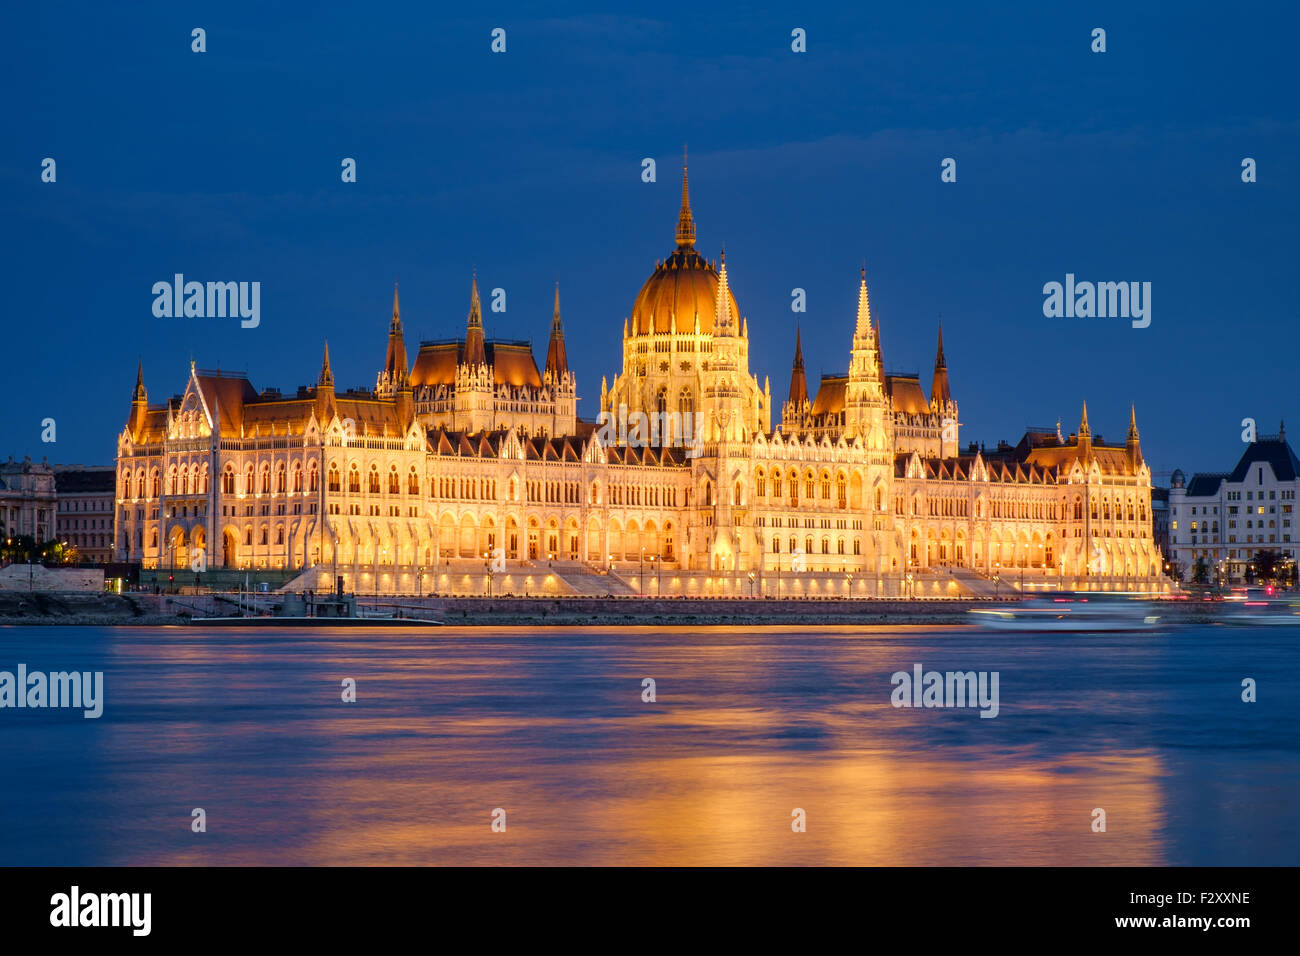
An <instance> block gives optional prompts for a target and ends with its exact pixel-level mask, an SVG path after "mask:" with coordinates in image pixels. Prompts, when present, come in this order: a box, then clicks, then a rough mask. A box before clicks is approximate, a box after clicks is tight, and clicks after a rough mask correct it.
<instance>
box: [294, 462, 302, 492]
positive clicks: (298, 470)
mask: <svg viewBox="0 0 1300 956" xmlns="http://www.w3.org/2000/svg"><path fill="white" fill-rule="evenodd" d="M293 490H294V493H295V494H296V493H299V492H301V491H302V465H299V464H297V463H296V462H295V463H294V466H293Z"/></svg>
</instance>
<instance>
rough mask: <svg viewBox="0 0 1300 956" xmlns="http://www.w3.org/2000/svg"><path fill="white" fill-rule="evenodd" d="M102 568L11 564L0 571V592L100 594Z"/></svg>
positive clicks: (102, 575)
mask: <svg viewBox="0 0 1300 956" xmlns="http://www.w3.org/2000/svg"><path fill="white" fill-rule="evenodd" d="M102 590H104V571H103V569H102V568H47V567H45V566H44V565H41V564H31V565H28V564H11V565H9V566H8V567H5V568H0V591H102Z"/></svg>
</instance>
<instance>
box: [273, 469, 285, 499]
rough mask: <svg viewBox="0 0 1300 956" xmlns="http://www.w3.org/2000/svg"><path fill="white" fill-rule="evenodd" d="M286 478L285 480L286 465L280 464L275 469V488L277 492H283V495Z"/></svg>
mask: <svg viewBox="0 0 1300 956" xmlns="http://www.w3.org/2000/svg"><path fill="white" fill-rule="evenodd" d="M284 480H285V479H284V465H280V466H279V467H278V468H276V469H275V490H276V493H277V494H281V495H282V494H284V491H285V484H284Z"/></svg>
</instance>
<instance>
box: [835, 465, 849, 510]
mask: <svg viewBox="0 0 1300 956" xmlns="http://www.w3.org/2000/svg"><path fill="white" fill-rule="evenodd" d="M835 498H836V503H837V504H838V505H839V506H840V507H841V508H847V507H848V506H849V480H848V478H846V477H845V476H844V473H843V472H841V473H840V474H838V475H836V476H835Z"/></svg>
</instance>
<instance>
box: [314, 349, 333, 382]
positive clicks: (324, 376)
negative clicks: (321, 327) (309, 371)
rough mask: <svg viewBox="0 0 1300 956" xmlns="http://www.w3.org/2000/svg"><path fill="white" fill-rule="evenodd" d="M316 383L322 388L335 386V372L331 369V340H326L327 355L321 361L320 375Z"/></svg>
mask: <svg viewBox="0 0 1300 956" xmlns="http://www.w3.org/2000/svg"><path fill="white" fill-rule="evenodd" d="M316 384H317V385H318V386H320V387H322V388H333V387H334V372H333V370H331V369H330V340H329V339H326V340H325V357H324V358H323V359H322V360H321V363H320V376H319V377H318V378H317V379H316Z"/></svg>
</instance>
